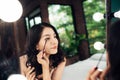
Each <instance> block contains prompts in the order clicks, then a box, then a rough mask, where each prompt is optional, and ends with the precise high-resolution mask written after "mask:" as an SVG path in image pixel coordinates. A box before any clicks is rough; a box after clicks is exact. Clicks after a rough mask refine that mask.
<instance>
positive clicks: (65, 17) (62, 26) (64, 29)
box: [48, 4, 77, 57]
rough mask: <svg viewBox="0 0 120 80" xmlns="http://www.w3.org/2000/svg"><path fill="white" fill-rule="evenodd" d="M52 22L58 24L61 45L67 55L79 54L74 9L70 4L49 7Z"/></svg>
mask: <svg viewBox="0 0 120 80" xmlns="http://www.w3.org/2000/svg"><path fill="white" fill-rule="evenodd" d="M48 11H49V19H50V23H51V24H53V25H54V26H56V29H57V31H58V33H59V35H60V39H61V46H62V48H63V50H64V51H65V53H66V55H67V56H69V57H70V56H74V55H76V54H77V46H76V40H75V31H74V25H73V17H72V10H71V6H70V5H54V4H51V5H49V7H48Z"/></svg>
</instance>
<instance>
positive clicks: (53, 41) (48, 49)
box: [36, 27, 58, 55]
mask: <svg viewBox="0 0 120 80" xmlns="http://www.w3.org/2000/svg"><path fill="white" fill-rule="evenodd" d="M46 40H47V42H46V45H45V41H46ZM44 45H45V50H44V51H45V53H46V55H51V54H56V53H57V50H58V39H57V38H56V34H55V32H54V31H53V29H52V28H48V27H46V28H44V29H43V32H42V35H41V39H40V40H39V42H38V44H37V46H36V48H37V50H40V51H41V50H43V48H44Z"/></svg>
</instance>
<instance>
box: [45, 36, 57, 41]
mask: <svg viewBox="0 0 120 80" xmlns="http://www.w3.org/2000/svg"><path fill="white" fill-rule="evenodd" d="M54 38H57V36H56V35H55V36H54ZM49 39H50V37H48V38H45V40H49Z"/></svg>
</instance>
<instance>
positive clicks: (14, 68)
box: [0, 51, 20, 80]
mask: <svg viewBox="0 0 120 80" xmlns="http://www.w3.org/2000/svg"><path fill="white" fill-rule="evenodd" d="M8 53H9V51H8ZM19 68H20V67H19V58H18V56H16V55H11V56H10V57H7V56H6V55H5V53H4V51H0V80H7V78H8V77H9V76H10V75H11V74H19V73H20V69H19Z"/></svg>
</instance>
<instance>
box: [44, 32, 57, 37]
mask: <svg viewBox="0 0 120 80" xmlns="http://www.w3.org/2000/svg"><path fill="white" fill-rule="evenodd" d="M53 35H56V34H55V33H54V34H53ZM46 36H50V34H45V35H43V36H42V37H46Z"/></svg>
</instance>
